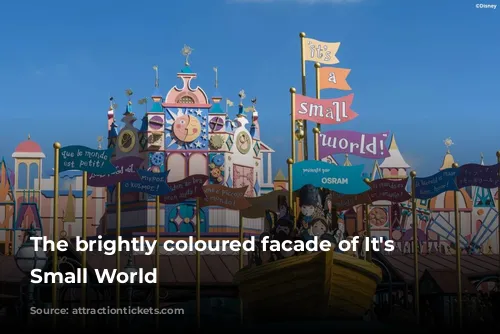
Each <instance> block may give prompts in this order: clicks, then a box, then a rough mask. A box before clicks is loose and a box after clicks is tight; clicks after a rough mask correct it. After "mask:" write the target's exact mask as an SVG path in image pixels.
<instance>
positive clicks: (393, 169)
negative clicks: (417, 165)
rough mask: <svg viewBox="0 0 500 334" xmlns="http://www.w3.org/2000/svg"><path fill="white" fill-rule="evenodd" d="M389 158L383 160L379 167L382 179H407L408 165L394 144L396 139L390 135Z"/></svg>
mask: <svg viewBox="0 0 500 334" xmlns="http://www.w3.org/2000/svg"><path fill="white" fill-rule="evenodd" d="M389 154H390V156H389V157H387V158H385V159H384V161H382V163H381V164H380V165H379V168H380V170H381V172H382V177H383V178H384V179H394V180H401V179H404V178H407V177H408V169H409V168H410V165H408V164H407V163H406V161H405V159H404V158H403V156H402V155H401V152H400V151H399V148H398V145H397V144H396V137H395V136H394V134H392V137H391V142H390V144H389Z"/></svg>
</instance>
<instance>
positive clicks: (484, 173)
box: [457, 164, 500, 189]
mask: <svg viewBox="0 0 500 334" xmlns="http://www.w3.org/2000/svg"><path fill="white" fill-rule="evenodd" d="M499 171H500V164H496V165H491V166H483V165H478V164H467V165H463V166H460V167H459V172H458V175H457V186H458V188H463V187H469V186H477V187H481V188H487V189H491V188H497V187H500V177H499V174H498V173H499Z"/></svg>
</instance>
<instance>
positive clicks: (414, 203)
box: [410, 170, 420, 324]
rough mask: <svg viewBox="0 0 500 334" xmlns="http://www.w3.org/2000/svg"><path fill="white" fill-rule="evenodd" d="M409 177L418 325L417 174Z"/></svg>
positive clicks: (415, 304)
mask: <svg viewBox="0 0 500 334" xmlns="http://www.w3.org/2000/svg"><path fill="white" fill-rule="evenodd" d="M410 177H411V218H412V224H413V269H414V277H415V282H414V284H413V302H414V308H415V317H416V318H417V324H419V323H420V282H419V279H420V277H419V271H418V257H419V254H418V234H417V200H416V198H415V188H416V185H415V178H416V177H417V172H415V171H414V170H412V171H411V172H410Z"/></svg>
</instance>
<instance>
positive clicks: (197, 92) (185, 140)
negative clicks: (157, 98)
mask: <svg viewBox="0 0 500 334" xmlns="http://www.w3.org/2000/svg"><path fill="white" fill-rule="evenodd" d="M192 51H193V50H192V49H191V48H190V47H188V46H187V45H185V46H184V48H183V49H182V50H181V54H182V55H183V56H184V57H185V62H184V68H183V69H182V70H181V72H180V73H178V74H177V77H178V78H180V79H181V80H182V87H180V88H179V87H177V86H174V87H172V88H171V89H170V91H169V92H168V93H167V96H166V97H165V99H164V101H163V103H162V104H161V106H162V107H163V110H164V112H165V113H164V115H165V143H164V145H165V156H166V169H167V170H169V171H170V172H169V174H168V182H175V181H179V180H182V179H184V178H186V177H187V176H189V175H195V174H202V175H208V155H209V124H208V123H209V120H208V117H209V109H210V108H211V107H212V105H211V104H210V103H209V100H208V97H207V94H206V93H205V91H204V90H203V89H201V88H200V87H195V85H194V84H193V83H192V81H193V79H196V76H197V75H196V73H194V72H193V71H192V70H191V67H190V64H189V61H188V60H189V56H190V55H191V52H192ZM193 87H195V88H193ZM196 216H197V215H196V203H195V201H194V200H192V201H186V202H184V203H180V204H177V205H167V206H166V221H167V222H168V223H167V231H168V232H188V233H190V232H194V231H195V230H196V225H197V224H200V225H201V226H200V227H201V231H202V232H206V231H207V226H206V224H205V223H206V221H207V219H208V209H205V208H203V209H202V210H201V212H200V216H201V219H200V222H198V221H197V218H196Z"/></svg>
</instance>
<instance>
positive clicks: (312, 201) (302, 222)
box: [297, 184, 323, 232]
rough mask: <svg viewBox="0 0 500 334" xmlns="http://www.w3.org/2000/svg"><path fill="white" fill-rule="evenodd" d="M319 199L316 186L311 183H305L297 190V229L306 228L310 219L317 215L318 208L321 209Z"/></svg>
mask: <svg viewBox="0 0 500 334" xmlns="http://www.w3.org/2000/svg"><path fill="white" fill-rule="evenodd" d="M320 203H321V199H320V195H319V191H318V188H316V187H314V186H313V185H311V184H306V185H305V186H303V187H302V188H300V190H299V204H300V213H299V217H298V219H297V225H298V228H299V231H301V232H302V231H303V230H308V229H309V227H310V224H311V222H312V219H313V217H314V216H315V215H317V213H318V210H319V211H321V213H322V211H323V210H322V209H321V207H320Z"/></svg>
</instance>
